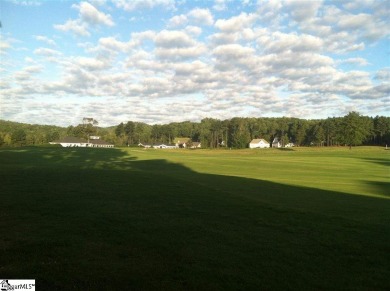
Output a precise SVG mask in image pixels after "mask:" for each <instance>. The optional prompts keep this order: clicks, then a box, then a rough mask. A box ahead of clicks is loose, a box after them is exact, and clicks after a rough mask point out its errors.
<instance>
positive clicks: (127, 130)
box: [0, 112, 390, 148]
mask: <svg viewBox="0 0 390 291" xmlns="http://www.w3.org/2000/svg"><path fill="white" fill-rule="evenodd" d="M88 135H99V136H101V137H102V138H103V139H104V140H106V141H108V142H111V143H114V144H115V145H116V146H134V145H135V146H136V145H138V143H139V142H142V143H152V144H153V143H166V144H170V143H172V141H173V140H174V138H175V137H190V138H191V140H192V141H200V142H201V143H202V148H219V147H229V148H246V147H248V144H249V142H250V141H251V140H252V139H254V138H264V139H266V140H267V141H269V142H272V140H273V139H274V138H275V137H277V138H278V139H279V141H280V142H281V144H282V145H285V144H287V143H290V142H292V143H294V144H295V145H296V146H337V145H349V146H353V145H361V144H364V145H381V146H385V145H386V144H388V145H390V117H385V116H376V117H369V116H363V115H360V114H359V113H357V112H350V113H349V114H347V115H346V116H344V117H330V118H327V119H319V120H306V119H299V118H289V117H281V118H264V117H261V118H241V117H234V118H232V119H227V120H218V119H213V118H205V119H202V120H201V121H200V122H190V121H184V122H174V123H169V124H162V125H159V124H154V125H149V124H146V123H142V122H134V121H128V122H127V123H120V124H119V125H117V126H113V127H106V128H102V127H96V126H92V125H82V124H79V125H78V126H69V127H67V128H64V127H58V126H50V125H31V124H23V123H17V122H10V121H2V120H0V146H2V147H6V146H31V145H42V144H47V143H48V142H50V141H53V140H58V139H60V138H62V137H65V136H77V137H86V136H88Z"/></svg>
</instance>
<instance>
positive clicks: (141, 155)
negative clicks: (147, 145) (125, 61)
mask: <svg viewBox="0 0 390 291" xmlns="http://www.w3.org/2000/svg"><path fill="white" fill-rule="evenodd" d="M0 181H1V182H0V198H1V200H0V201H1V211H0V227H1V230H2V234H1V238H0V257H1V259H0V261H1V263H0V274H1V277H2V278H8V279H35V280H36V286H37V290H389V288H390V150H386V149H385V148H384V147H363V146H362V147H353V148H352V149H349V147H297V148H284V149H274V148H271V149H253V150H250V149H242V150H228V149H215V150H208V149H197V150H190V149H175V150H156V149H142V148H112V149H99V148H62V147H57V146H42V147H19V148H2V149H0Z"/></svg>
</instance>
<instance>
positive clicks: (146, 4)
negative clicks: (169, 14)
mask: <svg viewBox="0 0 390 291" xmlns="http://www.w3.org/2000/svg"><path fill="white" fill-rule="evenodd" d="M114 4H115V5H116V7H118V8H122V9H124V10H126V11H135V10H141V9H153V8H156V7H162V8H164V9H167V10H175V1H174V0H115V1H114Z"/></svg>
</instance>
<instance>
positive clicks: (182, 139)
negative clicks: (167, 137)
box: [173, 137, 191, 143]
mask: <svg viewBox="0 0 390 291" xmlns="http://www.w3.org/2000/svg"><path fill="white" fill-rule="evenodd" d="M190 139H191V138H189V137H176V138H175V139H174V140H173V142H174V143H186V142H188V141H189V140H190Z"/></svg>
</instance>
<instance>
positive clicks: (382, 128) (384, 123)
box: [374, 116, 390, 144]
mask: <svg viewBox="0 0 390 291" xmlns="http://www.w3.org/2000/svg"><path fill="white" fill-rule="evenodd" d="M374 131H375V135H376V143H377V144H384V143H389V142H390V141H388V140H387V139H386V135H390V117H384V116H376V117H375V118H374Z"/></svg>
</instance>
